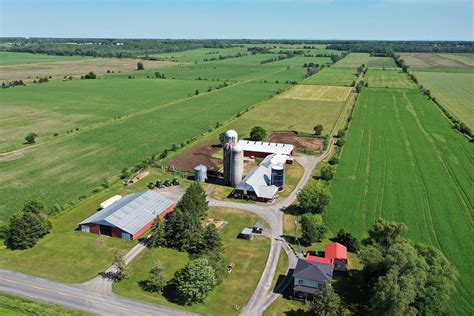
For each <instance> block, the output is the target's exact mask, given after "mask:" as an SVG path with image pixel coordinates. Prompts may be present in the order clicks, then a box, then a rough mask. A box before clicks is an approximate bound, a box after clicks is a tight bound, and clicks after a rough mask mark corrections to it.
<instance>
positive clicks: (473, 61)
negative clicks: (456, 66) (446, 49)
mask: <svg viewBox="0 0 474 316" xmlns="http://www.w3.org/2000/svg"><path fill="white" fill-rule="evenodd" d="M440 56H442V57H445V58H448V59H452V60H455V61H458V62H460V63H463V64H465V65H468V66H470V67H474V54H467V53H466V54H440Z"/></svg>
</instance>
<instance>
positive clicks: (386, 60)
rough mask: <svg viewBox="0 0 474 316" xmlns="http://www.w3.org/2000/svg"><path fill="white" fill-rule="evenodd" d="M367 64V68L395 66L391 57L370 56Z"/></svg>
mask: <svg viewBox="0 0 474 316" xmlns="http://www.w3.org/2000/svg"><path fill="white" fill-rule="evenodd" d="M367 66H368V67H369V68H397V64H395V61H394V60H393V58H392V57H370V58H369V63H368V65H367Z"/></svg>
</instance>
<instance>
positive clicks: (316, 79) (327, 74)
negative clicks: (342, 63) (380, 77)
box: [303, 57, 356, 87]
mask: <svg viewBox="0 0 474 316" xmlns="http://www.w3.org/2000/svg"><path fill="white" fill-rule="evenodd" d="M346 58H347V57H346ZM355 79H356V71H355V69H352V68H335V67H334V66H331V67H326V68H324V69H323V70H321V71H320V72H318V73H317V74H315V75H312V76H311V77H308V78H307V79H305V80H304V81H303V83H304V84H316V85H323V86H346V87H348V86H350V85H351V83H352V81H354V80H355Z"/></svg>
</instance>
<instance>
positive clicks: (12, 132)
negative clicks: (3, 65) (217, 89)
mask: <svg viewBox="0 0 474 316" xmlns="http://www.w3.org/2000/svg"><path fill="white" fill-rule="evenodd" d="M215 84H216V83H214V82H211V83H209V82H203V81H196V80H158V79H134V80H122V79H107V80H73V81H70V82H50V83H46V84H37V85H27V86H26V87H17V88H13V89H5V90H3V91H2V101H1V102H0V152H1V151H5V149H7V148H8V147H9V146H15V145H20V144H21V143H23V142H24V137H25V136H26V134H28V133H29V132H33V131H34V132H36V133H37V134H38V135H39V137H40V138H39V140H40V141H44V140H47V139H50V138H54V136H53V133H58V134H59V135H64V134H66V131H69V130H75V129H76V128H79V130H82V129H83V128H84V127H87V126H90V125H93V124H100V123H103V122H107V121H110V120H114V118H117V117H122V116H125V115H128V114H131V113H136V112H139V111H144V110H149V109H152V108H156V107H159V106H162V105H164V104H167V103H169V102H171V101H174V100H177V99H183V98H187V97H188V95H189V94H193V93H194V91H195V90H196V89H198V90H199V91H202V92H205V91H206V90H207V89H208V87H209V86H215ZM162 91H166V93H162Z"/></svg>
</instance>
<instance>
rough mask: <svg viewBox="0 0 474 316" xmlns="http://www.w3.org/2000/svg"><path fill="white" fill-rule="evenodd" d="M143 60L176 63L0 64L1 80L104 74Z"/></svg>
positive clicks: (130, 67) (102, 60)
mask: <svg viewBox="0 0 474 316" xmlns="http://www.w3.org/2000/svg"><path fill="white" fill-rule="evenodd" d="M138 61H141V62H143V64H144V66H145V69H146V68H163V67H169V66H173V65H176V63H174V62H170V61H152V60H138V59H129V58H124V59H116V58H94V59H84V60H73V61H57V62H43V63H37V64H19V65H2V66H0V81H8V80H15V79H22V80H28V79H29V81H32V80H33V79H36V78H38V77H48V76H51V77H53V78H56V79H62V78H63V77H64V76H81V75H85V74H86V73H88V72H89V71H93V72H95V73H96V74H104V73H106V72H107V70H110V71H115V72H119V71H121V72H130V71H133V70H135V69H136V68H137V62H138Z"/></svg>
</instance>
